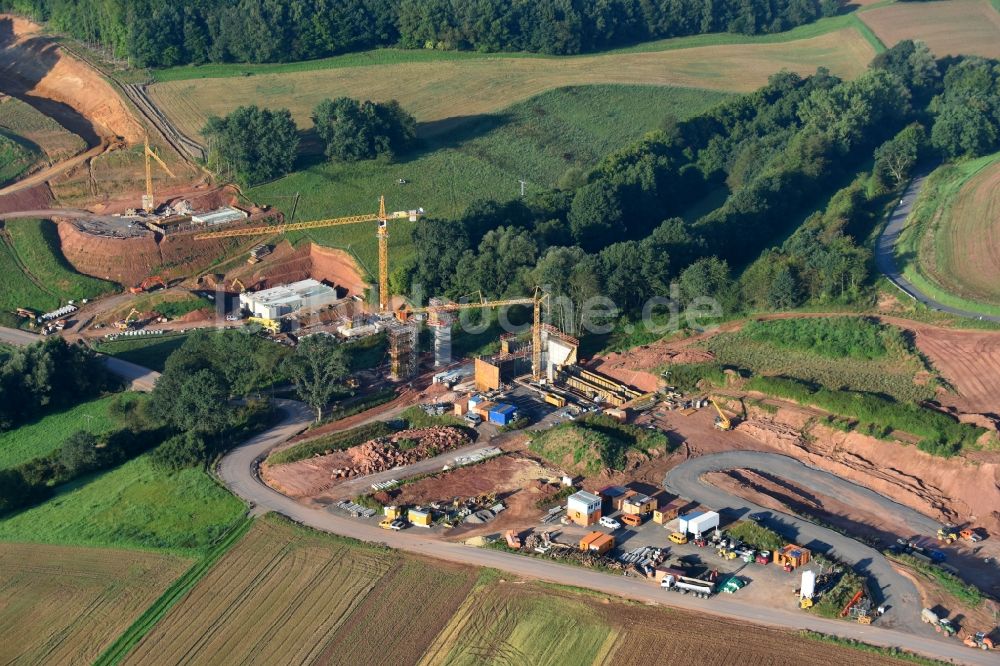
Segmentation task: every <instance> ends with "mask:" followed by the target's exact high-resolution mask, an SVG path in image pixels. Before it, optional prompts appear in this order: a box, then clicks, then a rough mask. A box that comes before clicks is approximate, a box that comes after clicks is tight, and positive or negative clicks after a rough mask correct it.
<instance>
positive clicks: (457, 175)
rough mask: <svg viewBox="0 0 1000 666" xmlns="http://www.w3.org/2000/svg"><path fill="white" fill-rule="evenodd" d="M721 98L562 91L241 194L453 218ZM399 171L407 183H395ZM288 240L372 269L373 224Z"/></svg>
mask: <svg viewBox="0 0 1000 666" xmlns="http://www.w3.org/2000/svg"><path fill="white" fill-rule="evenodd" d="M726 97H727V96H726V95H725V94H724V93H719V92H714V91H709V90H698V89H690V88H673V87H662V86H614V85H599V86H580V87H570V88H561V89H558V90H553V91H550V92H547V93H544V94H542V95H539V96H537V97H534V98H532V99H530V100H528V101H526V102H522V103H519V104H515V105H513V106H511V107H509V108H507V109H505V110H504V111H501V112H498V113H493V114H488V115H485V116H483V117H481V118H477V119H473V120H469V121H467V122H466V123H465V124H464V125H462V126H461V127H459V128H457V129H456V130H455V131H454V132H452V133H450V134H448V135H446V136H439V137H432V138H428V139H426V140H425V145H424V146H423V147H422V148H421V149H419V150H416V151H414V152H413V153H412V154H410V155H407V156H403V157H401V158H399V160H398V161H397V162H394V163H383V162H381V161H367V162H360V163H355V164H329V163H324V164H318V165H315V166H311V167H308V168H305V169H303V170H301V171H297V172H295V173H293V174H291V175H290V176H287V177H285V178H282V179H280V180H278V181H275V182H273V183H270V184H267V185H263V186H260V187H256V188H252V189H251V190H250V191H249V192H248V196H250V198H252V199H254V200H256V201H260V202H267V203H273V204H275V205H277V206H278V207H284V206H287V205H288V204H289V201H290V199H288V198H287V197H288V195H290V194H294V193H296V192H298V193H299V194H300V196H301V199H300V201H299V207H298V213H297V217H298V218H299V219H303V220H309V219H320V218H323V217H328V216H331V215H350V214H355V213H363V212H375V211H376V210H377V209H378V195H379V194H381V193H384V194H385V195H386V199H387V201H386V205H387V207H388V208H389V209H390V210H400V209H410V208H416V207H418V206H422V207H423V208H424V209H425V210H427V212H428V214H429V215H430V216H432V217H434V216H441V217H446V216H454V215H458V214H460V213H461V212H462V211H463V210H464V209H465V208H466V206H468V204H469V203H470V202H472V201H474V200H477V199H490V198H492V199H498V200H508V199H512V198H515V197H517V196H518V195H519V189H520V185H519V184H518V180H519V179H521V178H524V179H525V180H527V181H528V191H529V192H530V191H531V190H540V189H548V188H551V187H553V186H554V185H555V184H556V182H557V181H558V180H559V177H560V176H561V175H562V174H563V173H565V172H566V171H567V170H568V169H573V168H579V169H589V168H592V167H593V166H594V165H595V164H596V163H597V162H598V160H599V159H600V158H601V157H602V156H603V155H605V154H607V153H608V152H611V151H612V150H614V149H615V148H617V147H620V146H622V145H626V144H628V143H630V142H632V141H635V140H637V139H639V138H641V137H642V135H643V134H645V133H646V132H648V131H650V130H653V129H656V128H658V127H660V126H662V124H663V123H664V121H666V120H667V119H668V118H671V117H674V118H678V119H684V118H689V117H691V116H693V115H696V114H698V113H701V112H702V111H705V110H707V109H708V108H711V107H712V106H714V105H715V104H717V103H719V102H720V101H722V100H723V99H725V98H726ZM400 178H403V179H405V180H406V181H407V183H406V184H405V185H398V184H397V180H398V179H400ZM421 223H422V222H419V223H410V222H408V221H405V220H404V221H401V222H394V223H393V226H392V228H391V230H390V232H391V240H390V241H389V245H390V253H391V255H392V256H393V257H404V256H407V255H408V254H410V252H411V246H410V233H411V231H412V229H413V225H414V224H421ZM289 238H290V240H292V241H293V242H294V241H298V240H300V239H303V238H308V239H310V240H313V241H315V242H317V243H319V244H321V245H328V246H333V247H339V248H343V249H346V250H349V251H351V252H353V254H354V255H355V256H356V258H357V259H358V260H359V262H360V263H361V264H362V266H363V268H365V269H366V270H367V271H368V272H369V273H371V274H375V269H376V264H377V256H376V250H375V232H374V227H369V226H366V225H350V226H345V227H337V228H331V229H319V230H314V231H311V232H309V233H308V234H307V233H303V232H299V233H293V234H289Z"/></svg>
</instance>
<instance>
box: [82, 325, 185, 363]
mask: <svg viewBox="0 0 1000 666" xmlns="http://www.w3.org/2000/svg"><path fill="white" fill-rule="evenodd" d="M187 338H188V336H187V334H186V333H178V334H175V335H162V336H157V337H148V338H123V339H120V340H114V341H101V342H98V343H97V344H95V345H94V349H95V350H97V351H99V352H101V353H102V354H108V355H109V356H115V357H117V358H120V359H123V360H125V361H130V362H132V363H136V364H138V365H141V366H143V367H146V368H151V369H153V370H157V371H159V372H163V366H164V364H165V363H166V362H167V357H168V356H170V355H171V354H172V353H174V352H175V351H176V350H177V349H179V348H180V346H181V345H183V344H184V341H185V340H187Z"/></svg>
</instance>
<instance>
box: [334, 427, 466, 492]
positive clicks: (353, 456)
mask: <svg viewBox="0 0 1000 666" xmlns="http://www.w3.org/2000/svg"><path fill="white" fill-rule="evenodd" d="M468 442H469V438H468V436H467V435H466V434H465V433H463V432H462V431H461V430H459V429H458V428H451V427H448V426H439V427H433V428H418V429H415V430H403V431H400V432H397V433H394V434H392V435H389V436H387V437H379V438H378V439H373V440H371V441H368V442H365V443H364V444H359V445H358V446H353V447H351V448H350V449H347V450H346V451H344V452H342V453H339V454H336V453H335V454H333V455H339V456H343V457H344V460H343V464H342V466H340V467H337V468H335V469H334V470H333V471H332V472H331V474H330V476H331V478H333V479H349V478H353V477H355V476H366V475H368V474H375V473H378V472H384V471H386V470H389V469H393V468H394V467H398V466H400V465H411V464H413V463H415V462H417V461H419V460H423V459H425V458H431V457H433V456H436V455H439V454H441V453H444V452H445V451H450V450H452V449H456V448H458V447H460V446H464V445H465V444H467V443H468Z"/></svg>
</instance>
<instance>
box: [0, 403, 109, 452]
mask: <svg viewBox="0 0 1000 666" xmlns="http://www.w3.org/2000/svg"><path fill="white" fill-rule="evenodd" d="M117 399H119V396H118V395H109V396H105V397H103V398H98V399H96V400H91V401H90V402H85V403H83V404H80V405H77V406H76V407H73V408H72V409H68V410H66V411H64V412H58V413H55V414H49V415H48V416H45V417H43V418H42V419H40V420H38V421H36V422H34V423H29V424H27V425H23V426H21V427H19V428H16V429H14V430H8V431H7V432H4V433H0V469H7V468H9V467H14V466H16V465H20V464H21V463H24V462H27V461H29V460H32V459H34V458H38V457H40V456H44V455H48V454H49V453H51V452H52V451H55V450H56V449H58V448H59V446H60V445H61V444H62V443H63V440H65V439H66V438H67V437H69V436H70V435H72V434H73V433H74V432H76V431H77V430H86V431H87V432H91V433H94V434H95V435H99V434H102V433H106V432H111V431H112V430H114V429H115V427H117V426H118V420H117V419H116V418H114V417H112V416H111V414H110V413H109V411H108V408H109V407H110V406H111V404H112V403H113V402H114V401H115V400H117Z"/></svg>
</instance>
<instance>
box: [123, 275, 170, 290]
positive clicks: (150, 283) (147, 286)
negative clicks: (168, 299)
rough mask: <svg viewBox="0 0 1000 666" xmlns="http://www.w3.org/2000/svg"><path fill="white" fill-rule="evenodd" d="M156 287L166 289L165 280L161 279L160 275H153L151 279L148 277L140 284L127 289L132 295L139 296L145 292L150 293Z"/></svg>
mask: <svg viewBox="0 0 1000 666" xmlns="http://www.w3.org/2000/svg"><path fill="white" fill-rule="evenodd" d="M156 286H159V287H162V288H163V289H166V288H167V282H166V280H164V279H163V276H162V275H154V276H153V277H148V278H146V279H145V280H143V281H142V282H141V283H140V284H137V285H136V286H134V287H129V289H128V290H129V291H130V292H131V293H133V294H141V293H143V292H146V291H152V290H153V287H156Z"/></svg>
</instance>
